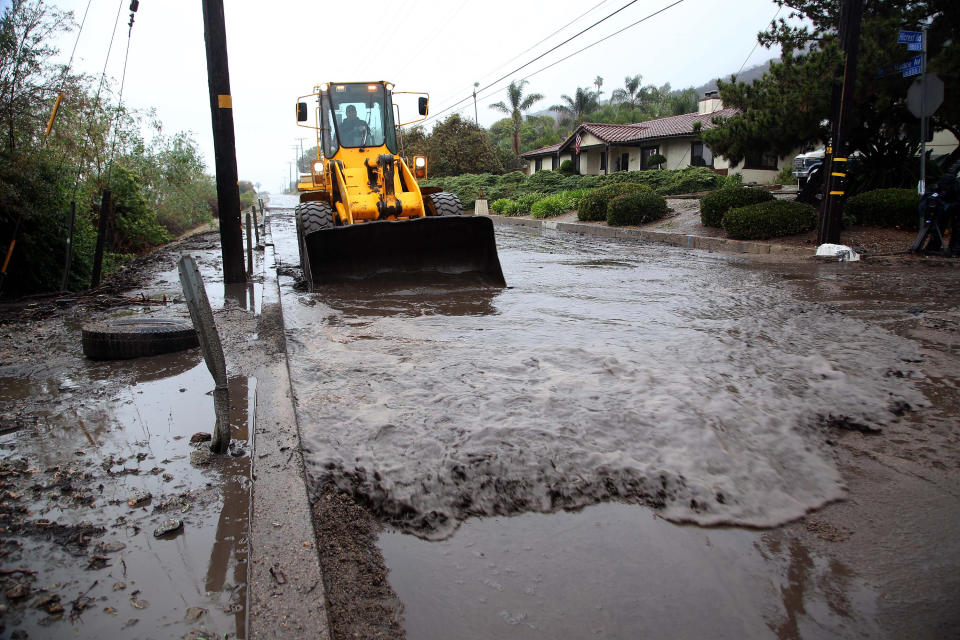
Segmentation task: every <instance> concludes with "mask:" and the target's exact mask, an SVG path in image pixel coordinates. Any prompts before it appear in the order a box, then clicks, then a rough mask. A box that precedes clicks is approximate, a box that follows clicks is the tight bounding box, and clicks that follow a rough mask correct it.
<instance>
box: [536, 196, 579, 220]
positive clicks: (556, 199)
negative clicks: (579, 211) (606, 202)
mask: <svg viewBox="0 0 960 640" xmlns="http://www.w3.org/2000/svg"><path fill="white" fill-rule="evenodd" d="M587 193H590V189H573V190H570V191H561V192H560V193H555V194H553V195H549V196H545V197H543V198H541V199H540V200H537V201H536V202H534V203H533V205H532V206H531V207H530V215H531V216H532V217H534V218H554V217H556V216H559V215H563V214H564V213H566V212H567V211H570V210H572V209H576V208H577V207H578V205H579V204H580V200H581V199H582V198H583V196H584V195H586V194H587Z"/></svg>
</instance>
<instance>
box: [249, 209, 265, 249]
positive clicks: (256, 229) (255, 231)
mask: <svg viewBox="0 0 960 640" xmlns="http://www.w3.org/2000/svg"><path fill="white" fill-rule="evenodd" d="M250 213H252V214H253V236H254V238H255V239H256V241H257V248H260V247H262V246H263V245H262V244H261V243H260V227H259V226H257V206H256V205H254V204H252V205H250Z"/></svg>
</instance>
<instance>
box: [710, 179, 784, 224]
mask: <svg viewBox="0 0 960 640" xmlns="http://www.w3.org/2000/svg"><path fill="white" fill-rule="evenodd" d="M770 200H773V195H772V194H771V193H770V192H769V191H765V190H763V189H751V188H749V187H724V188H723V189H718V190H717V191H714V192H713V193H708V194H707V195H705V196H703V197H702V198H700V222H702V223H703V226H705V227H722V226H723V215H724V214H725V213H726V212H727V211H729V210H730V209H735V208H737V207H746V206H747V205H751V204H758V203H760V202H768V201H770Z"/></svg>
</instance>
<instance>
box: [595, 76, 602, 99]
mask: <svg viewBox="0 0 960 640" xmlns="http://www.w3.org/2000/svg"><path fill="white" fill-rule="evenodd" d="M593 84H595V85H597V99H598V100H599V99H600V94H601V93H603V92H602V91H600V87H602V86H603V78H601V77H600V76H597V77H596V78H594V79H593Z"/></svg>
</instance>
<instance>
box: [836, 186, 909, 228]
mask: <svg viewBox="0 0 960 640" xmlns="http://www.w3.org/2000/svg"><path fill="white" fill-rule="evenodd" d="M919 206H920V196H919V195H918V194H917V192H916V191H915V190H913V189H876V190H874V191H865V192H863V193H861V194H859V195H855V196H853V197H852V198H850V199H849V200H847V205H846V212H847V213H848V214H849V215H850V216H851V217H852V218H853V222H854V223H855V224H864V225H869V226H872V227H892V228H900V229H907V230H910V231H916V230H917V229H918V228H919V224H920V210H919Z"/></svg>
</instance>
